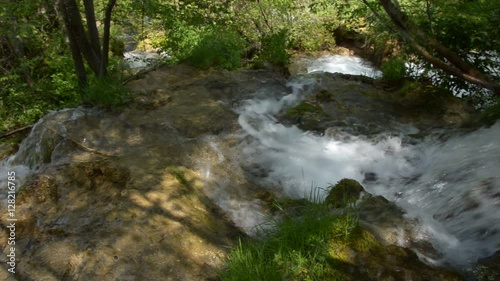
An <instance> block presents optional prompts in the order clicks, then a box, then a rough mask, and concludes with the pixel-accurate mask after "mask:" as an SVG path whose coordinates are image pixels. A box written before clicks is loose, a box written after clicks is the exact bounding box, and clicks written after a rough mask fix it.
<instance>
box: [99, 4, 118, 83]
mask: <svg viewBox="0 0 500 281" xmlns="http://www.w3.org/2000/svg"><path fill="white" fill-rule="evenodd" d="M115 4H116V0H109V2H108V5H107V6H106V11H105V13H104V34H103V38H102V58H101V75H103V76H104V75H106V74H107V73H106V69H107V67H108V58H109V34H110V28H111V12H112V11H113V8H114V6H115Z"/></svg>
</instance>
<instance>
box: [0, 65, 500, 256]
mask: <svg viewBox="0 0 500 281" xmlns="http://www.w3.org/2000/svg"><path fill="white" fill-rule="evenodd" d="M304 63H305V64H307V67H306V69H307V70H308V72H318V71H327V72H343V73H349V74H360V75H370V76H375V77H376V76H379V75H380V73H379V72H377V71H374V70H373V69H372V68H371V67H370V66H369V65H366V64H364V63H363V62H362V61H361V60H360V59H353V58H349V57H339V56H329V57H323V58H320V59H317V60H307V61H304ZM319 77H320V76H319ZM319 79H320V78H318V76H317V75H311V74H307V73H303V74H301V75H298V76H295V77H292V78H291V79H289V81H288V83H287V87H288V88H289V92H288V93H284V92H279V91H277V90H276V89H274V90H273V89H272V88H269V89H268V88H262V89H261V90H260V91H258V92H257V93H255V95H254V96H253V97H252V98H250V99H248V100H246V101H239V102H236V103H235V104H238V106H237V108H235V109H234V110H235V111H236V112H237V114H238V123H239V125H240V127H241V128H236V130H237V132H236V134H237V135H238V137H237V139H238V141H239V144H238V145H237V146H236V153H237V155H236V157H235V158H236V160H234V162H236V163H237V164H238V165H241V166H242V167H243V168H244V169H245V170H246V171H250V174H252V173H251V170H252V169H256V170H259V172H258V173H256V174H259V175H258V176H255V177H254V179H253V180H254V181H255V182H257V183H259V184H260V185H261V186H280V187H281V190H282V192H283V193H284V194H286V195H287V196H290V197H294V198H297V197H307V196H308V195H309V194H310V191H311V189H312V188H313V187H316V186H317V187H327V186H328V185H330V184H332V183H336V182H337V181H339V180H340V179H342V178H353V179H356V180H358V181H360V182H362V183H363V185H364V186H365V188H366V189H367V190H368V191H369V192H370V193H372V194H375V195H382V196H384V197H386V198H387V199H388V200H390V201H393V202H395V203H396V204H397V205H399V206H400V207H402V208H404V209H405V211H406V212H407V214H406V215H407V216H408V217H410V218H417V219H418V220H419V221H420V223H419V224H418V225H416V229H415V231H416V232H418V235H419V236H420V237H421V238H422V239H424V240H427V241H430V242H431V243H432V244H433V246H434V248H436V249H437V250H438V251H440V252H441V253H442V254H443V257H442V260H444V261H449V262H452V263H455V264H464V263H468V262H470V261H474V260H476V259H478V258H481V257H486V256H488V255H491V254H493V253H494V252H496V251H498V250H499V249H500V173H499V171H500V144H499V141H498V140H499V139H500V122H497V123H496V124H495V125H493V126H491V127H489V128H483V129H479V130H477V131H474V132H457V131H450V132H446V133H445V135H446V137H445V138H443V137H442V135H443V132H436V133H435V134H433V133H431V134H429V135H428V136H427V137H425V138H423V139H421V140H420V141H418V142H415V141H413V142H407V141H405V140H406V139H407V135H408V134H414V133H415V132H416V131H418V130H417V129H416V128H415V127H413V126H412V125H410V124H399V125H398V126H396V128H399V129H398V130H394V128H395V127H394V126H392V127H391V128H392V129H391V130H390V131H387V132H384V133H381V134H378V135H374V136H373V135H372V136H370V137H367V136H363V135H360V134H357V135H353V134H351V132H350V131H344V132H342V137H341V138H340V137H337V138H335V137H332V136H322V135H318V134H313V133H311V132H304V131H302V130H300V129H299V128H297V127H296V126H289V125H283V124H281V123H280V122H279V121H278V117H277V115H278V114H279V112H280V111H282V110H285V109H287V108H289V107H292V106H294V105H296V104H298V103H299V102H300V101H301V100H302V99H304V98H305V97H307V96H308V95H309V94H311V93H312V91H313V90H314V89H315V87H316V86H317V84H318V83H319ZM256 83H262V82H259V81H257V82H256ZM187 108H189V107H187ZM84 111H85V110H84V109H75V110H73V109H71V110H68V111H63V112H62V113H61V112H59V113H57V114H58V115H57V116H59V117H58V118H59V119H57V120H51V121H50V122H53V124H54V126H52V127H54V128H60V131H61V132H60V133H63V134H64V133H65V132H64V128H66V127H65V126H64V125H60V124H64V123H65V122H69V123H68V124H69V125H68V128H69V127H70V126H73V125H71V124H70V123H71V122H73V121H75V120H80V119H81V118H82V116H83V115H84ZM89 112H90V111H89ZM165 112H167V111H165ZM160 113H161V112H160ZM53 114H56V113H53ZM90 115H92V114H90ZM94 115H95V114H94ZM125 115H126V114H125ZM142 115H143V113H141V114H140V116H142ZM49 116H50V115H49ZM92 116H93V115H92ZM103 116H104V115H103ZM127 116H128V117H130V118H131V116H132V114H129V115H127ZM152 116H153V115H152ZM94 117H95V116H94ZM94 117H93V118H94ZM145 117H146V116H144V118H145ZM141 118H142V117H141ZM151 118H153V117H151ZM154 118H155V120H156V119H158V117H157V116H156V115H155V116H154ZM45 119H49V118H47V117H46V118H45ZM62 119H64V120H62ZM94 119H96V120H97V121H99V122H100V123H99V122H98V123H99V124H101V127H103V126H104V125H106V124H104V123H103V122H104V121H106V119H105V118H104V117H102V116H97V117H95V118H94ZM101 119H102V120H101ZM115 119H116V120H117V122H118V123H116V124H115V125H113V124H111V122H114V121H109V122H110V124H108V125H106V126H105V128H104V127H103V128H101V131H99V132H97V131H98V130H97V129H96V132H95V133H88V132H87V133H85V132H83V131H84V130H80V129H74V131H75V132H76V131H78V132H80V131H82V133H81V134H82V135H85V134H87V135H88V136H87V137H88V138H89V140H88V141H87V139H86V138H83V137H82V138H81V139H80V138H78V140H79V141H82V143H83V144H87V143H90V144H89V145H91V146H92V147H98V145H99V142H97V140H100V141H101V142H104V143H105V144H106V143H107V142H105V140H107V139H109V140H113V141H119V140H120V139H123V137H122V135H123V136H127V135H129V134H131V133H130V132H131V131H134V130H135V129H136V127H137V126H135V125H134V126H133V125H131V124H134V123H133V122H132V123H130V124H128V125H127V124H125V125H124V123H126V122H125V121H127V120H122V119H125V117H123V118H122V115H120V116H119V117H116V116H115V117H113V118H111V119H109V120H115ZM97 121H96V122H97ZM43 122H44V121H43V120H41V121H40V122H39V123H38V124H37V125H35V126H34V128H33V130H32V133H31V135H30V137H29V139H30V140H27V141H25V144H22V145H21V149H20V151H19V152H18V153H17V154H16V155H15V156H11V157H10V158H9V159H7V160H4V161H3V163H2V165H0V190H3V191H4V190H5V182H6V181H5V178H2V177H4V176H6V175H7V173H6V171H10V170H14V171H16V173H17V174H18V179H19V180H20V181H21V182H20V183H19V186H20V185H21V184H22V180H23V179H24V178H26V176H27V175H28V174H30V173H33V172H35V171H36V169H37V166H39V165H41V164H40V163H41V162H43V161H41V160H40V159H42V158H44V153H45V152H44V150H46V148H43V147H42V146H43V145H44V144H43V143H42V139H44V134H48V133H50V132H48V131H47V130H44V129H43V128H42V125H40V124H42V123H43ZM82 122H83V121H82ZM141 122H142V121H141ZM141 122H137V123H138V124H142V123H141ZM148 122H149V121H148ZM158 122H160V123H161V124H163V123H165V121H164V120H163V121H162V120H159V121H158ZM162 122H163V123H162ZM143 123H144V124H147V126H146V125H140V126H142V127H141V128H142V129H144V130H146V129H147V128H148V126H152V125H149V123H147V122H145V121H144V122H143ZM57 124H59V125H57ZM82 124H84V123H82ZM103 124H104V125H103ZM49 125H50V124H49ZM56 125H57V126H56ZM120 126H123V128H122V127H120ZM162 126H163V125H161V126H160V125H158V129H157V130H160V129H161V130H163V129H162V128H163V127H162ZM87 127H88V126H87ZM113 127H116V128H117V129H116V132H114V134H116V136H114V137H113V138H111V137H109V138H107V136H106V135H105V134H106V133H108V134H112V132H113V130H112V129H110V128H113ZM85 128H86V127H85ZM154 128H156V127H154ZM142 129H141V130H142ZM344 129H345V128H340V129H339V130H344ZM89 130H90V129H89ZM137 130H139V129H137ZM172 130H173V129H172ZM139 131H140V130H139ZM134 132H135V131H134ZM141 132H142V131H141ZM92 134H96V135H97V134H104V136H106V137H100V138H101V139H98V138H96V141H94V143H92V139H91V136H92ZM172 134H173V133H172V132H170V131H169V132H168V134H167V133H165V135H172ZM231 134H232V133H229V135H231ZM162 137H163V135H162ZM218 138H220V136H208V137H205V138H204V141H206V142H207V143H209V146H210V147H212V148H213V149H214V150H215V151H216V152H217V153H216V154H217V159H218V160H217V161H219V162H222V161H224V160H225V159H226V158H228V157H230V156H231V155H232V153H234V151H232V153H229V152H228V151H225V150H223V149H222V148H220V147H218V143H219V142H220V141H221V140H220V139H218ZM144 139H154V140H156V141H161V138H160V137H159V135H158V133H156V132H155V133H151V136H149V138H146V137H144ZM189 140H190V141H191V140H192V139H189ZM45 145H46V144H45ZM55 145H61V146H62V145H64V142H60V143H59V144H58V143H55ZM108 146H109V147H108ZM115 146H116V144H115V143H113V142H111V141H110V142H109V143H107V146H102V145H101V148H106V149H107V148H109V149H111V148H112V147H115ZM147 147H149V148H151V147H158V143H156V142H155V143H154V145H152V144H149V146H147ZM129 148H130V149H136V150H138V151H135V152H134V153H137V154H144V153H146V152H144V149H145V148H146V147H140V146H135V142H133V141H130V144H129V145H128V146H125V148H124V149H129ZM51 149H53V150H54V151H55V152H54V154H53V155H52V160H54V159H56V158H57V159H63V158H64V155H63V154H64V153H66V151H65V152H64V153H61V152H59V155H60V157H59V156H57V155H56V154H57V153H58V152H57V149H55V148H54V147H52V148H51ZM139 150H140V151H139ZM163 150H164V151H167V150H168V145H165V149H163ZM124 152H125V153H128V152H127V151H126V150H124ZM54 155H56V156H57V157H56V156H54ZM228 155H229V156H228ZM49 156H50V155H49ZM58 157H59V158H58ZM201 160H202V159H201ZM201 160H200V161H201ZM68 161H69V160H68ZM200 167H201V168H200V172H202V174H203V175H204V176H205V177H206V178H207V179H209V178H211V177H213V174H214V173H213V172H212V171H211V167H210V165H209V164H207V163H200ZM367 175H370V176H369V177H368V176H367ZM225 180H226V181H227V180H228V179H225ZM228 184H232V183H228ZM2 194H5V192H2ZM221 196H222V195H221ZM224 196H225V197H224ZM224 196H222V197H221V199H220V200H219V202H218V203H219V205H220V206H221V207H222V208H224V209H226V210H230V209H231V210H232V214H233V219H234V220H236V221H237V224H238V225H240V226H243V228H244V229H245V230H248V229H252V228H253V227H255V225H257V224H258V223H260V222H261V221H262V220H261V219H256V216H252V215H250V214H249V212H248V211H250V212H251V211H252V208H255V209H256V208H259V206H258V205H259V204H258V202H255V201H247V202H245V201H239V203H238V204H232V203H234V202H237V201H234V200H232V199H230V198H233V197H232V195H224ZM223 197H224V198H229V199H228V200H225V201H224V200H223V199H222V198H223ZM3 201H4V200H2V202H3ZM229 212H231V211H229Z"/></svg>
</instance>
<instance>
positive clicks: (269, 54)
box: [259, 29, 292, 66]
mask: <svg viewBox="0 0 500 281" xmlns="http://www.w3.org/2000/svg"><path fill="white" fill-rule="evenodd" d="M288 35H289V33H288V30H287V29H282V30H280V31H279V32H276V33H272V34H270V35H266V36H263V37H262V38H261V44H262V51H261V53H260V56H259V60H260V62H270V63H271V64H273V65H277V66H286V65H287V64H288V61H289V59H290V55H289V54H288V52H287V49H288V48H289V47H290V45H291V44H292V43H291V41H290V40H289V36H288Z"/></svg>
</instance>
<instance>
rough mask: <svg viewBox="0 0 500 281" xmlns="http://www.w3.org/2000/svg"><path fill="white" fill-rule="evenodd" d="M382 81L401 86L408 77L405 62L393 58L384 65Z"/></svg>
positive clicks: (382, 66) (382, 67)
mask: <svg viewBox="0 0 500 281" xmlns="http://www.w3.org/2000/svg"><path fill="white" fill-rule="evenodd" d="M380 68H381V70H382V73H383V75H382V79H383V80H384V81H385V82H386V83H388V84H391V85H400V84H402V82H403V81H404V78H405V77H406V66H405V62H404V60H402V59H400V58H397V57H393V58H390V59H389V60H387V61H385V62H383V63H382V65H381V66H380Z"/></svg>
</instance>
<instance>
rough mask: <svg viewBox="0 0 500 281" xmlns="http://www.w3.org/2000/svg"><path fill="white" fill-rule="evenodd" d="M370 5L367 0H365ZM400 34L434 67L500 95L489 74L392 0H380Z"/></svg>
mask: <svg viewBox="0 0 500 281" xmlns="http://www.w3.org/2000/svg"><path fill="white" fill-rule="evenodd" d="M363 2H364V3H365V4H366V5H368V3H367V1H365V0H364V1H363ZM379 3H380V5H382V7H383V8H384V10H385V12H386V13H387V15H388V16H389V18H390V20H391V21H392V23H393V24H394V26H395V28H396V31H397V32H398V33H399V35H400V36H401V37H402V38H403V39H404V40H405V41H407V42H408V43H409V44H410V45H411V46H412V47H413V48H414V49H415V51H417V52H418V53H419V54H420V55H421V56H422V57H423V59H424V60H426V61H427V62H429V63H431V64H432V65H433V66H434V67H436V68H439V69H441V70H443V71H445V72H446V73H448V74H451V75H453V76H455V77H458V78H461V79H463V80H465V81H467V82H470V83H473V84H476V85H478V86H480V87H483V88H486V89H489V90H491V91H492V92H493V93H494V94H495V95H500V84H499V83H497V82H495V81H494V80H493V78H491V77H490V76H489V75H487V74H484V73H481V72H480V71H479V70H478V69H476V68H475V67H474V66H473V65H471V64H470V63H468V62H467V61H466V60H464V59H462V58H461V57H460V56H459V55H458V54H456V53H455V52H453V51H452V50H451V49H449V48H447V47H445V46H444V45H442V44H441V43H440V42H439V41H438V40H437V39H436V38H435V37H434V36H432V35H430V34H426V33H424V32H423V31H422V30H420V29H419V28H418V27H417V26H415V25H414V24H412V23H411V22H410V21H409V20H408V17H407V16H406V14H404V13H403V12H402V11H401V9H400V8H399V7H398V6H397V5H395V4H394V3H393V2H392V1H391V0H379ZM430 50H433V51H435V52H436V53H437V54H438V55H440V56H442V57H444V58H445V59H446V60H447V61H448V62H445V61H444V60H441V59H439V58H437V57H436V56H434V55H433V54H432V52H431V51H430Z"/></svg>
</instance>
